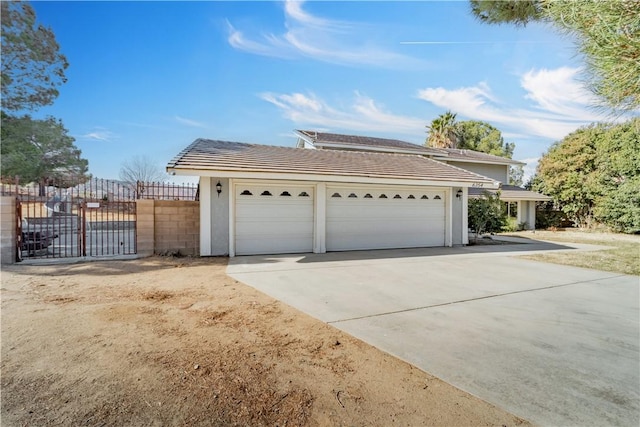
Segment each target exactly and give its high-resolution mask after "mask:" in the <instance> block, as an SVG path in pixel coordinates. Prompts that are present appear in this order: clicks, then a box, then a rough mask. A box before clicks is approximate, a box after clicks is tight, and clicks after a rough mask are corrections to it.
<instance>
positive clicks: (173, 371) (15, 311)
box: [1, 257, 529, 426]
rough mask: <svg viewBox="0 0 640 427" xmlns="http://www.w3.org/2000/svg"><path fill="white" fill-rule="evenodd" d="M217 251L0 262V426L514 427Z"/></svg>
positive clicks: (502, 415) (517, 421) (515, 420)
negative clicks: (264, 284)
mask: <svg viewBox="0 0 640 427" xmlns="http://www.w3.org/2000/svg"><path fill="white" fill-rule="evenodd" d="M225 268H226V259H215V258H208V259H186V258H182V259H181V258H160V257H155V258H147V259H143V260H136V261H110V262H94V263H85V264H75V265H58V266H25V265H16V266H9V267H3V270H2V289H1V298H2V303H1V309H2V312H1V315H2V318H1V320H2V336H1V344H2V362H1V386H2V390H1V391H2V411H1V416H2V419H1V424H2V425H3V426H27V425H29V426H32V425H33V426H36V425H37V426H50V425H76V426H81V425H82V426H84V425H90V426H112V425H131V426H133V425H135V426H182V425H188V426H197V425H207V426H218V425H219V426H230V425H243V426H303V425H309V426H342V425H345V426H346V425H349V426H360V425H367V426H370V425H385V426H387V425H403V426H407V425H409V426H417V425H437V426H482V425H496V426H515V425H529V424H528V423H527V422H526V421H523V420H521V419H519V418H517V417H515V416H513V415H511V414H509V413H506V412H504V411H502V410H500V409H498V408H496V407H494V406H492V405H490V404H488V403H486V402H483V401H481V400H479V399H477V398H475V397H473V396H471V395H469V394H467V393H465V392H462V391H460V390H458V389H456V388H454V387H452V386H450V385H448V384H446V383H444V382H442V381H440V380H438V379H437V378H434V377H433V376H431V375H429V374H427V373H425V372H423V371H421V370H419V369H417V368H414V367H412V366H411V365H408V364H406V363H404V362H402V361H400V360H398V359H395V358H394V357H391V356H390V355H388V354H386V353H383V352H381V351H379V350H377V349H375V348H373V347H371V346H369V345H367V344H365V343H363V342H361V341H358V340H356V339H354V338H352V337H350V336H348V335H346V334H344V333H342V332H340V331H338V330H337V329H334V328H333V327H331V326H328V325H326V324H324V323H322V322H320V321H317V320H315V319H312V318H310V317H308V316H306V315H304V314H302V313H300V312H298V311H296V310H294V309H293V308H291V307H289V306H286V305H284V304H282V303H280V302H278V301H276V300H273V299H272V298H270V297H268V296H266V295H264V294H262V293H259V292H258V291H256V290H254V289H253V288H250V287H248V286H246V285H244V284H242V283H238V282H236V281H234V280H233V279H231V278H230V277H228V276H227V275H226V274H225Z"/></svg>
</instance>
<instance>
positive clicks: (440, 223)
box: [327, 187, 445, 250]
mask: <svg viewBox="0 0 640 427" xmlns="http://www.w3.org/2000/svg"><path fill="white" fill-rule="evenodd" d="M338 195H339V196H340V197H337V196H338ZM382 195H384V196H386V198H381V196H382ZM327 196H328V197H327V250H358V249H389V248H408V247H427V246H443V245H444V239H445V237H444V234H445V214H444V213H445V192H444V191H442V190H437V189H424V188H412V189H402V190H400V189H390V188H375V187H371V188H360V189H349V188H342V187H331V188H328V189H327Z"/></svg>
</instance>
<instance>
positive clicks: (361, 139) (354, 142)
mask: <svg viewBox="0 0 640 427" xmlns="http://www.w3.org/2000/svg"><path fill="white" fill-rule="evenodd" d="M297 132H298V133H300V134H302V135H305V136H306V137H308V138H309V139H311V140H312V141H313V142H314V144H316V145H319V146H322V145H325V144H326V145H329V146H331V145H343V146H344V145H351V146H353V147H354V149H357V148H363V147H371V148H380V149H383V148H384V149H388V150H408V151H412V152H415V153H416V154H423V155H426V156H435V157H438V158H442V159H449V160H458V161H471V162H483V163H493V164H505V165H519V164H524V163H522V162H519V161H517V160H512V159H507V158H505V157H500V156H494V155H493V154H487V153H482V152H480V151H474V150H461V149H456V148H432V147H425V146H424V145H418V144H413V143H411V142H406V141H400V140H398V139H386V138H373V137H369V136H358V135H342V134H338V133H326V132H316V131H312V130H297Z"/></svg>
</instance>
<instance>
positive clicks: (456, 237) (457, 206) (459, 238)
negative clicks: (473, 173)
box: [451, 187, 469, 245]
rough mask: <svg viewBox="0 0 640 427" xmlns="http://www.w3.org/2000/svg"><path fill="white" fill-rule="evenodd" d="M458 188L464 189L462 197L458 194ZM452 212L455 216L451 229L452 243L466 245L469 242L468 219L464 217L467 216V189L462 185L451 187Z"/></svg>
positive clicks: (453, 216)
mask: <svg viewBox="0 0 640 427" xmlns="http://www.w3.org/2000/svg"><path fill="white" fill-rule="evenodd" d="M458 190H460V191H462V194H461V196H460V197H457V196H456V194H457V193H458ZM451 203H452V205H451V214H452V218H453V224H452V231H451V243H452V244H453V245H466V244H468V243H469V238H468V235H467V233H468V227H467V221H463V218H466V217H467V214H468V213H467V212H468V207H467V190H466V189H463V188H460V187H453V188H452V189H451Z"/></svg>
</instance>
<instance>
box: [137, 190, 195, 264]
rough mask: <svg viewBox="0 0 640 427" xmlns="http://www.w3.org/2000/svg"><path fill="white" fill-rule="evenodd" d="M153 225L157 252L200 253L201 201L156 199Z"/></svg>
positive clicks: (155, 250)
mask: <svg viewBox="0 0 640 427" xmlns="http://www.w3.org/2000/svg"><path fill="white" fill-rule="evenodd" d="M140 219H141V218H140V214H139V213H138V221H140ZM138 224H140V222H138ZM153 227H154V252H155V253H157V254H174V253H179V254H181V255H199V254H200V203H199V202H192V201H170V200H155V201H154V217H153ZM138 242H140V240H138ZM138 245H140V243H138ZM139 247H140V246H139Z"/></svg>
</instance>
